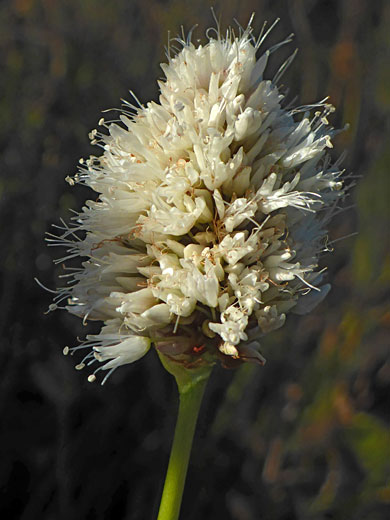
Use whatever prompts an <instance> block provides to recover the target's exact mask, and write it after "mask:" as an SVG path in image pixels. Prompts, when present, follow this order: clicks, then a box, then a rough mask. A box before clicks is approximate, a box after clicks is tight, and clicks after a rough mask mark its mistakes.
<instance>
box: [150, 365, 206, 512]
mask: <svg viewBox="0 0 390 520" xmlns="http://www.w3.org/2000/svg"><path fill="white" fill-rule="evenodd" d="M160 358H162V356H161V355H160ZM163 363H164V365H165V366H166V365H167V363H166V362H164V361H163ZM170 368H171V367H168V370H169V371H170V372H171V373H173V372H175V373H174V374H173V375H175V377H176V382H177V386H178V390H179V397H180V401H179V410H178V417H177V422H176V427H175V436H174V439H173V444H172V448H171V454H170V457H169V463H168V470H167V474H166V477H165V483H164V489H163V493H162V497H161V503H160V509H159V513H158V518H157V520H177V519H178V518H179V513H180V506H181V501H182V496H183V491H184V484H185V479H186V475H187V469H188V462H189V459H190V454H191V447H192V442H193V438H194V433H195V428H196V423H197V419H198V415H199V410H200V406H201V403H202V398H203V394H204V390H205V388H206V384H207V381H208V379H209V376H210V373H211V370H212V367H211V366H207V367H203V368H201V369H197V370H195V371H193V370H186V369H184V368H183V369H179V370H178V367H174V370H173V371H172V370H171V369H170Z"/></svg>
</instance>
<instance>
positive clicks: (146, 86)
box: [0, 0, 390, 520]
mask: <svg viewBox="0 0 390 520" xmlns="http://www.w3.org/2000/svg"><path fill="white" fill-rule="evenodd" d="M210 5H214V7H215V9H216V12H217V13H219V14H220V16H221V20H222V26H223V27H225V28H226V27H227V25H229V24H230V23H232V24H233V23H234V22H233V18H234V17H236V18H237V19H238V21H239V22H240V23H241V24H242V25H244V26H245V25H246V23H247V21H248V19H249V16H250V14H251V12H252V11H256V18H255V21H254V25H255V28H256V30H257V31H258V30H260V28H261V25H262V23H263V21H264V20H268V21H269V22H272V21H273V20H274V19H275V18H276V17H277V16H280V17H281V22H280V23H279V25H278V26H277V27H276V29H275V30H274V31H273V33H272V35H271V36H270V37H269V40H268V45H272V44H274V43H276V42H277V41H279V40H280V39H282V38H284V37H285V36H287V35H288V34H289V33H290V32H294V33H295V34H296V36H295V41H294V43H293V44H290V46H288V47H289V48H288V49H287V48H286V49H285V48H283V49H282V50H280V52H278V53H275V55H273V57H272V58H273V59H272V62H271V66H270V69H269V72H268V77H272V71H273V70H276V69H277V68H278V65H279V64H280V63H281V62H282V61H283V60H284V59H285V58H286V57H287V55H288V54H290V53H291V52H292V51H293V50H294V48H295V47H298V48H299V53H298V56H297V58H296V59H295V62H294V63H293V65H292V67H291V68H290V69H289V71H288V72H287V74H286V75H285V76H284V83H286V84H288V85H289V86H290V87H291V93H292V95H295V94H297V95H298V96H299V103H312V102H314V101H317V100H319V99H322V98H323V97H325V96H326V95H330V100H331V102H332V103H333V104H334V105H336V106H337V109H338V110H337V112H336V114H335V115H334V117H333V120H332V123H333V124H334V125H335V126H339V127H341V126H343V125H344V124H345V123H346V122H349V123H350V129H349V130H348V131H347V132H344V133H343V134H340V136H338V137H337V138H336V140H335V150H334V154H335V155H334V157H337V156H338V154H340V153H341V151H342V150H343V149H344V148H346V149H347V151H348V156H347V159H346V160H345V162H344V165H345V167H346V168H347V170H348V171H350V172H351V171H352V172H353V175H354V178H353V179H352V180H353V181H356V182H357V187H356V188H353V189H352V190H351V192H350V196H349V198H348V199H347V201H346V206H348V207H352V206H354V207H353V208H352V209H348V210H346V211H344V212H342V213H339V214H338V215H337V216H336V218H335V219H334V221H333V227H332V229H331V233H330V240H337V239H339V238H342V237H345V236H347V235H349V234H351V233H354V232H355V231H357V230H358V235H357V236H353V237H349V238H346V239H344V240H340V241H338V242H337V243H335V244H334V247H335V251H334V253H333V254H331V255H327V256H326V258H324V259H323V265H324V266H325V265H326V266H328V272H329V276H328V279H329V281H331V282H332V284H333V290H332V292H331V293H330V295H329V296H328V297H327V299H326V301H325V302H324V303H322V304H321V306H320V307H318V309H316V310H315V311H314V312H312V313H311V314H310V315H308V316H306V317H302V318H297V317H294V316H292V317H290V318H289V320H288V323H287V324H286V326H285V327H284V328H283V329H282V330H280V331H277V332H275V333H273V334H271V335H270V336H269V337H267V338H266V339H265V340H264V341H263V354H264V355H265V356H266V357H267V360H268V363H267V365H266V366H265V367H264V368H259V367H255V366H251V365H246V366H242V367H241V368H240V369H238V370H237V371H227V370H223V369H222V368H220V367H218V368H217V369H216V370H215V373H214V374H213V378H212V380H211V381H210V384H209V387H208V389H207V393H206V397H205V401H204V404H203V408H202V412H201V418H200V422H199V428H198V431H197V436H196V440H195V444H194V450H193V454H192V462H191V467H190V471H189V476H188V480H187V486H186V490H185V495H184V501H183V508H182V516H181V518H183V519H186V520H195V519H196V520H197V519H213V520H215V519H217V520H218V519H220V518H221V519H226V520H229V519H234V520H258V519H261V520H325V519H333V520H346V519H348V520H360V519H364V520H385V519H386V518H389V516H387V515H389V509H390V487H389V480H390V468H389V465H390V453H389V450H390V448H389V423H390V418H389V400H388V395H389V389H390V361H389V358H390V356H389V341H388V340H389V327H390V310H389V286H390V256H389V235H388V234H387V232H388V229H389V224H390V219H389V199H390V193H389V191H390V190H389V184H390V183H389V174H390V172H389V165H390V146H389V144H390V143H389V114H390V66H389V65H390V50H389V49H390V45H389V43H390V3H389V2H387V1H385V0H383V1H381V0H375V1H373V0H371V1H369V0H356V1H354V0H340V1H331V0H329V1H325V0H324V1H321V0H294V1H293V0H291V1H287V0H284V1H274V2H273V1H271V0H257V1H251V0H231V1H226V2H222V1H215V2H207V1H198V2H190V1H183V0H182V1H177V0H167V1H162V0H160V1H158V0H148V1H145V0H144V1H142V0H136V1H129V0H118V1H111V2H110V1H107V0H83V1H80V0H66V1H65V0H63V1H60V0H42V1H38V0H13V1H6V0H3V1H2V2H1V3H0V56H1V57H0V60H1V76H0V146H1V169H0V171H1V179H0V213H1V231H2V241H1V248H0V257H1V264H2V278H1V295H0V337H1V350H0V370H1V374H0V421H1V439H0V450H1V458H0V486H1V500H0V504H1V505H0V512H1V513H2V514H1V518H4V519H6V520H12V519H16V518H18V519H22V520H35V519H42V520H62V519H64V520H65V519H66V520H69V519H72V520H73V519H75V520H78V519H82V520H84V519H85V520H93V519H99V520H100V519H111V518H115V519H118V520H119V519H128V520H131V519H134V520H136V519H137V520H138V519H141V520H144V519H145V520H146V519H153V518H155V517H156V515H157V510H158V503H159V498H160V493H161V490H162V485H163V478H164V473H165V469H166V464H167V458H168V453H169V447H170V442H171V438H172V433H173V426H174V420H175V410H176V390H175V386H174V381H173V380H172V378H171V376H169V375H168V374H167V373H166V372H165V371H164V370H163V369H162V367H161V366H160V364H159V361H158V359H157V356H156V355H155V353H154V352H151V353H149V354H148V356H146V358H144V359H142V360H141V361H139V362H137V363H136V364H134V365H132V366H127V367H124V368H121V369H120V370H118V371H117V372H116V373H115V374H114V375H113V376H112V377H111V378H110V379H109V381H108V383H107V384H106V385H105V386H104V387H101V386H100V385H98V384H97V383H95V384H92V385H91V384H89V383H87V381H86V374H85V373H83V372H81V373H80V372H76V371H75V370H74V368H73V364H74V363H73V361H75V362H77V360H76V359H75V358H73V359H69V358H65V357H64V356H63V355H62V349H63V347H64V346H65V345H75V344H77V339H76V337H77V336H84V335H85V333H86V330H85V328H83V327H82V325H81V324H80V323H79V320H78V319H77V318H75V317H72V316H70V315H68V314H67V313H66V312H64V311H62V312H61V311H57V312H55V313H50V314H46V315H45V314H44V312H45V310H46V309H47V307H48V305H49V304H50V301H51V297H50V294H48V293H46V292H44V291H43V290H42V289H41V288H40V287H39V286H38V285H37V284H35V283H34V281H33V278H34V277H35V276H37V277H38V278H39V280H40V281H41V282H42V283H44V284H45V285H47V286H48V287H50V288H55V287H56V285H58V284H59V281H58V275H59V274H60V273H61V266H56V267H55V266H53V264H52V260H53V259H54V258H56V256H57V257H58V256H60V255H61V253H62V252H61V251H56V250H53V249H48V248H47V247H46V244H45V243H44V234H45V232H47V231H50V230H51V224H52V223H57V224H58V223H59V219H60V218H61V217H63V218H65V219H68V218H69V217H70V212H69V208H72V209H79V208H80V207H81V205H82V203H83V201H84V200H85V199H86V198H89V197H92V198H95V195H94V194H93V193H92V192H91V193H89V192H88V190H87V189H86V188H83V187H76V188H70V187H69V186H68V185H67V184H66V183H65V182H64V178H65V176H66V175H68V174H73V173H75V171H76V166H77V162H78V159H79V158H80V157H82V156H83V157H86V156H88V155H89V154H90V153H96V151H95V150H94V149H92V148H91V147H90V145H89V141H88V138H87V133H88V132H89V131H90V130H91V129H92V128H95V126H96V123H97V121H98V120H99V118H100V117H101V112H100V111H101V110H102V109H105V108H110V107H119V106H120V98H127V99H129V97H130V96H129V94H128V89H132V90H133V91H134V92H135V93H136V94H137V96H138V97H139V98H140V100H141V101H142V102H147V101H148V100H150V99H156V98H157V85H156V80H157V79H158V78H159V77H161V76H162V72H161V70H160V69H159V63H160V62H161V61H164V60H165V56H164V46H165V44H166V43H167V33H168V30H170V31H171V36H175V35H176V34H178V33H180V26H181V25H182V24H183V25H184V28H185V31H186V32H187V31H188V30H189V29H190V28H191V27H192V26H193V25H195V24H199V27H198V29H197V30H196V31H195V35H194V37H193V41H196V39H197V38H200V39H204V31H205V29H206V28H207V27H209V26H211V25H214V22H213V20H212V15H211V12H210ZM386 512H387V514H386Z"/></svg>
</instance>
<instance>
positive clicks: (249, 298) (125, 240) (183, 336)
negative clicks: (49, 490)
mask: <svg viewBox="0 0 390 520" xmlns="http://www.w3.org/2000/svg"><path fill="white" fill-rule="evenodd" d="M265 36H266V35H262V36H261V37H259V38H258V39H257V40H256V39H255V38H254V37H253V36H252V29H251V27H250V26H248V28H247V29H246V30H245V31H241V34H240V35H239V36H235V35H234V33H233V31H228V33H227V35H226V37H225V38H223V37H221V36H217V37H216V38H215V39H213V38H209V41H208V43H207V44H206V45H205V46H201V45H200V46H199V47H195V46H194V45H193V44H192V43H190V42H184V41H183V42H181V43H182V49H181V50H180V51H179V52H178V53H177V54H176V55H175V56H174V57H169V63H168V64H163V65H162V69H163V71H164V74H165V78H166V79H165V80H163V81H159V87H160V92H161V94H160V97H159V103H155V102H150V103H148V104H147V105H146V106H141V105H140V106H139V107H133V110H132V112H129V111H127V110H123V111H122V113H121V115H120V121H118V122H105V121H104V120H101V121H100V122H99V125H100V126H101V127H102V128H104V129H105V132H99V131H97V130H93V131H92V132H91V135H90V137H91V139H92V144H97V145H99V146H100V147H101V148H102V149H103V154H102V155H101V156H99V157H92V156H91V157H90V158H89V159H88V160H86V161H85V162H84V161H81V163H82V165H81V168H80V171H79V173H78V174H77V175H76V176H75V177H74V178H68V181H69V182H70V183H71V184H74V183H77V182H79V183H84V184H85V185H87V186H89V187H90V188H92V189H93V190H94V191H95V192H97V193H98V194H99V196H98V199H97V200H96V201H87V203H86V206H85V207H84V208H83V209H82V211H81V212H80V213H79V214H78V215H77V216H76V217H75V221H74V224H73V225H72V226H71V227H66V229H65V232H64V234H63V235H62V236H61V237H60V238H59V239H53V243H54V244H58V243H60V244H61V245H64V244H65V245H66V246H67V248H68V254H67V258H69V257H74V256H80V257H83V258H85V261H84V262H83V263H82V267H81V268H80V269H78V270H75V271H73V274H72V282H71V283H70V284H69V286H68V287H66V288H63V289H60V290H59V294H58V296H57V302H58V301H59V300H61V299H64V298H66V299H67V300H68V305H67V307H66V308H67V309H68V310H69V311H70V312H72V313H74V314H76V315H78V316H80V317H82V318H83V319H84V320H87V319H91V320H101V321H103V322H104V326H103V327H102V329H101V332H100V333H99V334H97V335H90V336H88V337H87V340H86V342H85V343H84V344H82V345H81V346H79V347H76V349H77V348H84V347H85V348H89V349H90V351H89V353H88V354H87V356H86V357H85V359H84V360H83V362H82V363H81V364H80V365H78V367H79V368H82V367H83V366H84V365H85V364H87V363H91V362H94V361H96V360H98V361H101V362H103V365H101V366H100V368H98V370H100V369H101V368H103V369H111V370H113V369H115V368H116V367H118V366H119V365H123V364H126V363H131V362H133V361H135V360H136V359H138V358H140V357H141V356H143V355H144V354H145V353H146V352H147V351H148V349H149V348H150V346H151V345H152V344H154V345H155V347H157V348H158V349H159V350H160V352H162V353H164V354H165V355H167V356H169V357H170V358H171V359H173V360H176V361H177V362H179V363H186V364H187V365H189V366H190V365H191V364H192V363H197V362H198V361H199V362H201V361H200V360H204V359H206V358H207V359H209V360H212V359H215V358H216V357H219V358H220V359H222V360H223V362H225V364H227V363H228V361H229V360H246V359H249V360H258V361H260V362H261V361H262V357H261V355H260V354H259V353H258V346H259V345H258V343H257V341H258V339H259V338H260V337H261V336H262V335H264V334H267V333H269V332H270V331H272V330H275V329H277V328H278V327H281V326H282V325H283V323H284V321H285V318H286V313H287V312H288V311H290V310H292V311H295V312H297V313H302V312H306V311H309V310H310V309H311V308H313V307H314V305H315V304H316V303H318V302H319V301H320V300H321V299H322V298H323V297H324V296H325V294H326V293H327V291H328V289H329V287H328V286H323V287H320V285H321V277H322V273H321V271H320V270H319V268H318V257H319V255H320V253H321V251H323V250H324V248H326V247H325V242H326V224H327V222H328V220H329V218H330V216H331V215H332V213H333V212H334V210H335V208H336V206H337V204H338V201H339V200H340V196H341V195H342V194H343V189H342V183H341V182H340V180H339V177H340V175H341V172H340V170H339V167H338V165H337V164H335V165H332V164H331V163H330V160H329V157H328V156H327V155H326V148H327V147H331V146H332V145H331V137H332V135H333V134H334V130H333V129H332V128H331V127H330V126H329V124H328V121H327V118H326V117H327V115H328V114H329V113H330V112H332V111H333V107H332V106H330V105H328V104H326V103H325V102H321V103H318V104H317V105H313V106H310V107H299V108H291V107H290V108H288V107H285V106H284V96H283V95H282V93H281V91H280V89H279V88H278V86H277V82H278V79H279V77H280V75H281V73H282V72H283V71H284V69H285V67H286V66H287V65H288V63H289V62H286V63H285V64H284V65H283V66H282V67H281V68H280V70H279V73H278V74H277V75H276V77H275V78H274V79H273V80H272V81H271V80H268V79H265V78H264V76H263V74H264V70H265V68H266V65H267V60H268V58H269V55H270V54H271V53H272V52H273V51H274V50H276V49H277V48H278V47H279V45H280V44H279V45H277V46H275V47H273V48H271V49H270V50H268V51H266V52H264V54H262V55H261V56H260V57H259V58H256V54H257V51H258V50H259V48H260V46H261V45H262V43H263V40H264V38H265ZM282 43H285V42H282ZM128 107H130V105H128ZM315 109H316V110H317V111H316V112H315V113H314V115H312V114H311V111H312V110H313V111H314V110H315ZM79 231H81V232H83V238H78V237H77V238H76V239H75V238H74V236H75V233H77V232H79ZM62 260H63V259H61V261H62ZM95 372H96V371H95ZM89 379H90V380H94V379H95V376H94V375H91V376H90V378H89Z"/></svg>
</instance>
